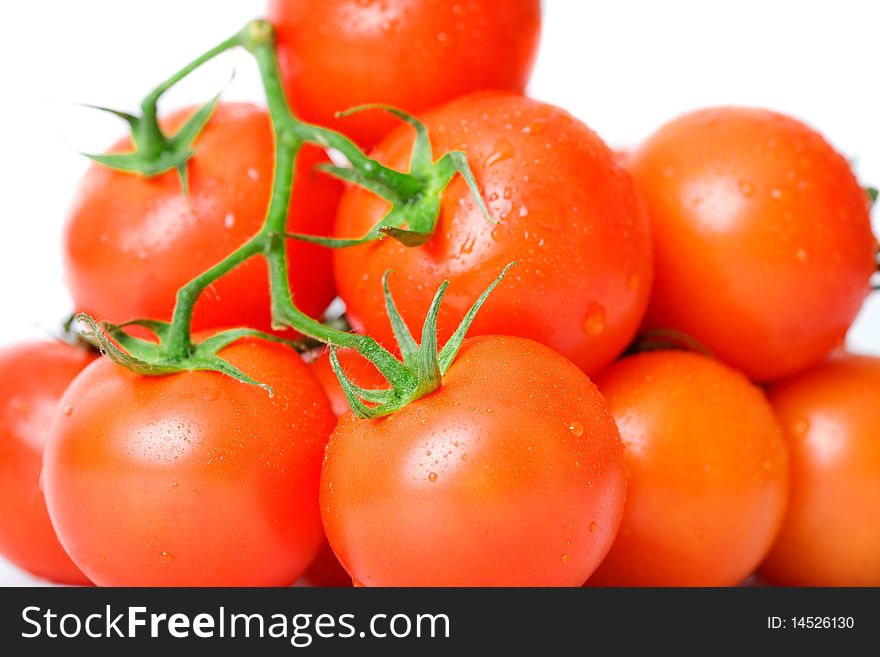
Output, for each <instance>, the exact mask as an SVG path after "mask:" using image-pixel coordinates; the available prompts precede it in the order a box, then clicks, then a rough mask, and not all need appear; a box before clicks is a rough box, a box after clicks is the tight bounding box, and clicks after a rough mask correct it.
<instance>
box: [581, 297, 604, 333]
mask: <svg viewBox="0 0 880 657" xmlns="http://www.w3.org/2000/svg"><path fill="white" fill-rule="evenodd" d="M582 326H583V328H584V332H585V333H586V334H587V335H599V334H600V333H601V332H602V331H604V330H605V308H604V307H603V306H602V305H600V304H598V303H596V302H595V301H594V302H593V303H591V304H590V305H589V307H588V308H587V314H586V315H584V321H583V324H582Z"/></svg>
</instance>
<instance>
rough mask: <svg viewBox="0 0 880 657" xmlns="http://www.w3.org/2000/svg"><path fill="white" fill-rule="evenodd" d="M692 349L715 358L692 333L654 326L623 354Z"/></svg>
mask: <svg viewBox="0 0 880 657" xmlns="http://www.w3.org/2000/svg"><path fill="white" fill-rule="evenodd" d="M668 350H676V351H692V352H695V353H698V354H701V355H703V356H706V357H707V358H712V359H714V358H715V355H714V354H713V353H712V351H711V350H710V349H709V347H707V346H706V345H704V344H703V343H702V342H700V341H699V340H697V339H696V338H695V337H693V336H692V335H688V334H687V333H684V332H683V331H676V330H675V329H666V328H656V329H650V330H648V331H645V332H644V333H643V334H642V335H640V336H639V337H638V338H637V339H636V340H635V341H633V343H632V344H631V345H630V346H629V348H627V350H626V352H625V355H632V354H640V353H643V352H646V351H668Z"/></svg>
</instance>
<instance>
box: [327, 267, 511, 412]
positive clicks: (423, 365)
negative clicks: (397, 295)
mask: <svg viewBox="0 0 880 657" xmlns="http://www.w3.org/2000/svg"><path fill="white" fill-rule="evenodd" d="M515 264H516V263H510V264H509V265H507V266H506V267H505V268H504V270H503V271H502V272H501V274H500V275H499V276H498V278H496V279H495V280H494V281H493V282H492V284H491V285H489V287H488V288H486V290H485V291H484V292H483V293H482V294H481V295H480V297H479V299H477V300H476V302H474V304H473V306H471V308H470V310H468V312H467V313H466V314H465V316H464V317H463V318H462V321H461V323H460V324H459V326H458V328H457V329H456V331H455V333H454V334H453V335H452V338H451V339H450V340H449V341H448V342H447V343H446V345H445V346H444V347H443V349H442V350H440V351H439V353H438V349H437V318H438V316H439V314H440V305H441V303H442V301H443V295H444V294H445V292H446V289H447V288H448V287H449V281H443V283H442V284H441V285H440V287H439V288H438V290H437V293H436V294H435V295H434V299H433V301H432V302H431V307H430V308H429V310H428V314H427V317H426V318H425V322H424V324H423V326H422V342H421V344H420V345H417V344H416V342H415V340H414V338H413V337H412V334H411V333H410V331H409V328H408V327H407V326H406V323H405V322H404V320H403V318H402V317H401V315H400V313H399V312H398V310H397V306H396V305H395V303H394V299H393V298H392V295H391V291H390V289H389V287H388V276H389V274H390V272H386V273H385V275H384V276H383V277H382V285H383V289H384V291H385V306H386V308H387V311H388V318H389V320H390V321H391V327H392V329H393V330H394V335H395V337H396V339H397V341H398V346H399V348H400V352H401V354H402V357H403V368H404V369H403V374H404V376H401V377H397V378H396V379H395V377H391V376H388V375H386V378H387V379H388V383H389V384H390V386H391V387H390V388H388V389H385V390H380V391H376V390H365V389H364V388H360V387H358V386H356V385H355V384H354V383H353V382H352V381H351V380H350V379H349V378H348V376H347V375H346V373H345V372H344V371H343V369H342V366H341V365H340V363H339V358H338V356H337V355H336V348H335V347H334V346H333V345H331V347H330V364H331V366H332V367H333V371H334V373H335V374H336V376H337V378H338V379H339V384H340V385H341V386H342V391H343V393H345V397H346V399H347V400H348V403H349V407H350V408H351V410H352V412H353V413H354V414H355V415H357V416H358V417H360V418H363V419H375V418H379V417H383V416H386V415H390V414H392V413H395V412H397V411H399V410H400V409H401V408H403V407H404V406H406V405H407V404H410V403H411V402H413V401H415V400H416V399H419V398H421V397H424V396H425V395H428V394H430V393H431V392H433V391H435V390H437V389H438V388H439V387H440V386H441V385H442V377H443V374H445V373H446V371H447V370H448V369H449V367H450V365H452V362H453V361H454V359H455V356H456V355H457V354H458V351H459V349H460V348H461V345H462V342H463V341H464V338H465V335H466V334H467V331H468V329H469V328H470V326H471V324H472V323H473V321H474V317H476V314H477V312H478V311H479V310H480V308H481V307H482V306H483V304H484V303H485V302H486V299H487V298H488V297H489V295H490V294H491V293H492V290H494V289H495V287H496V286H497V285H498V284H499V283H500V282H501V281H502V279H503V278H504V277H505V275H506V274H507V272H508V270H509V269H510V268H511V267H513V266H514V265H515ZM361 353H362V355H363V352H361ZM370 360H371V361H373V359H372V358H371V359H370ZM373 364H374V365H377V363H376V362H375V361H373ZM377 367H378V365H377ZM380 371H381V370H380ZM368 403H372V404H375V405H373V406H368Z"/></svg>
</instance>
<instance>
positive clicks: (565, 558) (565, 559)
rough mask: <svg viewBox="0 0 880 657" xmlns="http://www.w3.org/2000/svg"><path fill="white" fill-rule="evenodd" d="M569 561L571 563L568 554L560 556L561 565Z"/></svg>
mask: <svg viewBox="0 0 880 657" xmlns="http://www.w3.org/2000/svg"><path fill="white" fill-rule="evenodd" d="M569 561H571V555H570V554H563V555H562V563H568V562H569Z"/></svg>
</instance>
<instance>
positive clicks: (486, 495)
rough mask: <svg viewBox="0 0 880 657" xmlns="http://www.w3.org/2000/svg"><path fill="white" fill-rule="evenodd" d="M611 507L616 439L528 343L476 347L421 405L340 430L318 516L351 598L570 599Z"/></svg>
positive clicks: (601, 412) (576, 384) (552, 361)
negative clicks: (500, 591) (568, 592)
mask: <svg viewBox="0 0 880 657" xmlns="http://www.w3.org/2000/svg"><path fill="white" fill-rule="evenodd" d="M499 290H500V288H499ZM624 493H625V480H624V466H623V454H622V447H621V443H620V438H619V435H618V433H617V427H615V425H614V421H613V420H612V419H611V416H610V415H609V413H608V409H607V405H606V403H605V400H604V399H603V398H602V396H601V395H600V394H599V392H598V390H596V387H595V386H594V385H593V384H592V383H591V382H590V381H589V379H588V378H587V377H586V376H585V375H584V374H583V372H581V371H579V370H578V368H577V367H575V366H574V365H573V364H572V363H570V362H569V361H567V360H566V359H565V358H563V357H562V356H560V355H559V354H557V353H555V352H553V351H552V350H550V349H548V348H546V347H543V346H541V345H539V344H538V343H536V342H532V341H531V340H523V339H522V338H513V337H501V336H486V337H481V338H474V339H470V340H467V341H466V342H465V344H464V346H463V348H462V351H461V353H460V355H459V357H458V360H457V361H456V362H455V363H454V364H453V365H452V367H451V368H450V370H449V372H448V373H447V375H446V377H445V380H444V383H443V386H442V387H441V388H440V389H439V390H437V391H435V392H433V393H432V394H430V395H428V396H426V397H423V398H422V399H419V400H418V401H416V402H413V403H411V404H410V405H408V406H406V407H405V408H404V409H402V410H400V411H398V412H397V413H395V414H394V415H391V416H388V417H385V418H381V419H377V420H361V419H359V418H357V417H355V416H354V415H353V414H351V413H349V414H347V415H344V416H343V417H342V418H341V419H340V421H339V424H338V425H337V428H336V430H335V431H334V432H333V435H332V436H331V438H330V442H329V444H328V447H327V456H326V458H325V460H324V469H323V471H322V473H321V516H322V519H323V521H324V529H325V531H326V532H327V537H328V538H329V540H330V545H331V546H333V550H334V552H336V555H337V556H338V557H339V560H340V561H341V562H342V564H343V565H344V566H345V567H346V569H347V570H348V572H349V573H350V574H351V575H352V577H353V578H354V579H355V580H356V582H357V583H359V584H361V585H366V586H450V585H452V586H456V585H460V586H499V585H503V586H530V585H540V586H578V585H580V584H582V583H583V582H584V580H586V579H587V577H589V575H590V573H592V572H593V570H594V569H595V568H596V566H597V565H598V564H599V562H600V561H601V560H602V557H603V556H605V553H606V551H607V550H608V547H609V546H610V545H611V542H612V541H613V539H614V534H615V532H616V531H617V526H618V523H619V522H620V516H621V513H622V511H623V499H624Z"/></svg>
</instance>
